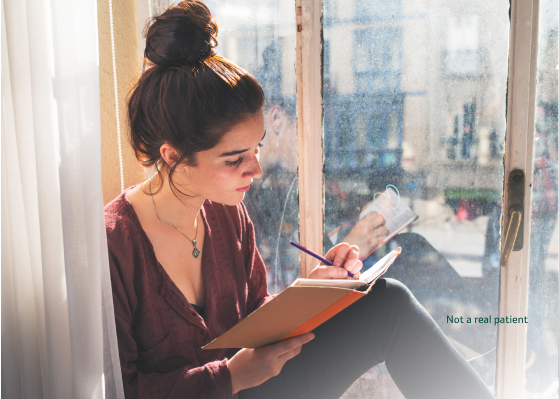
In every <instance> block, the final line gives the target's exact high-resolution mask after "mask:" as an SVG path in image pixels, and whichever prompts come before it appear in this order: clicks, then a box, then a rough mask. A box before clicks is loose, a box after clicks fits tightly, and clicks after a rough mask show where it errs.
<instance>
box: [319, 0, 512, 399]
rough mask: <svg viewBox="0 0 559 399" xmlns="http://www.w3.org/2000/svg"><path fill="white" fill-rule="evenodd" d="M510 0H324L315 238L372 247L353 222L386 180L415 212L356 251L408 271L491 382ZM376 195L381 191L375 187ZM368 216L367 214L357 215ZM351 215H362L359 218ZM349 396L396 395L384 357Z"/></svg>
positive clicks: (393, 272)
mask: <svg viewBox="0 0 559 399" xmlns="http://www.w3.org/2000/svg"><path fill="white" fill-rule="evenodd" d="M508 13H509V4H508V2H507V1H500V2H485V1H481V0H450V1H448V0H446V1H442V0H435V1H429V2H425V1H412V0H374V1H371V0H324V9H323V20H324V52H323V54H324V87H323V91H324V151H325V164H324V170H325V190H324V191H325V244H324V247H325V248H324V250H325V251H326V250H328V249H329V248H330V247H331V246H332V245H334V244H335V243H337V242H340V241H342V240H343V241H348V242H351V243H354V244H357V245H359V246H360V248H361V250H362V252H365V253H369V252H371V251H373V250H374V245H373V244H372V243H371V242H367V240H366V239H367V238H370V234H369V235H368V236H363V235H360V234H359V233H358V229H354V228H353V227H354V226H353V225H355V224H356V223H357V221H358V220H359V213H360V211H361V209H362V208H363V207H364V206H365V205H366V204H368V203H369V202H371V201H374V199H375V194H377V193H381V192H383V191H384V190H385V189H386V187H387V185H393V186H395V187H396V188H397V191H398V193H399V194H398V195H399V196H400V199H401V201H402V202H403V203H406V204H407V205H409V206H410V207H411V208H412V209H413V210H414V212H415V213H416V214H417V215H418V216H419V219H418V220H417V221H415V222H414V223H412V224H411V225H410V226H409V227H408V228H406V229H405V230H404V231H402V233H400V234H399V235H397V236H396V237H395V238H393V239H392V240H391V241H389V242H388V243H387V244H386V245H384V246H382V247H381V248H380V249H378V250H377V251H376V252H374V253H373V254H372V255H369V256H368V257H367V259H365V261H364V264H365V268H366V267H368V266H370V265H371V264H372V263H373V262H374V261H375V260H376V259H378V258H379V257H380V256H382V255H383V254H385V253H386V251H388V250H389V249H392V248H395V247H397V246H401V247H402V248H403V254H402V256H401V257H400V258H399V259H398V260H397V263H395V264H394V265H393V266H392V267H391V269H390V270H389V272H388V276H390V277H394V278H397V279H399V280H400V281H402V282H404V283H405V284H406V285H407V286H408V287H409V288H410V289H411V290H412V292H413V293H414V295H415V296H416V297H417V298H418V300H419V301H420V302H421V303H422V304H423V305H424V307H425V308H426V309H427V310H428V312H429V313H430V314H431V315H432V316H433V318H434V319H435V321H436V322H437V323H438V324H439V325H440V326H441V328H442V329H443V331H444V332H445V334H446V335H447V336H448V337H449V338H450V340H451V342H452V343H453V344H454V345H455V346H456V348H457V349H458V350H459V351H460V352H461V353H462V354H463V355H464V356H465V358H466V359H468V360H469V361H470V364H471V365H472V366H473V367H474V368H475V369H476V371H477V372H478V373H479V374H480V375H481V377H482V378H483V380H484V381H485V382H486V384H487V385H488V386H490V387H494V384H495V347H496V339H497V327H496V326H495V325H493V324H489V323H487V324H480V323H474V322H472V323H470V324H467V323H466V322H464V324H461V323H451V322H447V320H448V316H454V317H460V316H462V317H463V318H464V320H467V317H471V318H472V321H473V320H474V318H476V317H478V318H479V317H489V316H492V317H494V316H495V315H497V314H498V306H497V305H498V293H499V267H498V261H499V255H500V253H499V239H500V238H499V234H500V232H499V220H500V215H501V198H502V185H503V143H504V133H505V101H506V82H507V66H508V40H509V16H508ZM377 195H379V194H377ZM363 221H364V220H363ZM360 223H361V222H360ZM345 397H347V398H359V397H367V398H400V397H402V396H401V394H400V392H399V391H398V389H397V387H396V386H395V384H394V382H393V381H392V379H391V378H390V375H389V374H388V373H387V371H386V368H385V367H384V365H379V366H377V367H375V368H374V369H372V370H371V371H369V372H368V373H366V374H365V375H364V376H363V377H362V378H360V379H359V380H358V381H357V382H356V383H355V384H354V385H353V386H352V387H351V388H350V390H349V391H348V392H347V393H346V394H345Z"/></svg>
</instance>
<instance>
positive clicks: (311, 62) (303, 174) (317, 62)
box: [295, 0, 324, 277]
mask: <svg viewBox="0 0 559 399" xmlns="http://www.w3.org/2000/svg"><path fill="white" fill-rule="evenodd" d="M295 6H296V21H297V22H296V24H297V26H296V29H297V42H296V58H295V74H296V80H297V142H298V166H299V237H300V242H301V245H303V246H305V247H307V248H309V249H311V250H313V251H315V252H319V253H320V252H322V247H323V223H324V184H323V179H324V177H323V176H324V173H323V169H324V144H323V107H322V54H321V53H322V0H296V2H295ZM315 265H316V260H315V259H313V258H311V257H310V256H301V276H302V277H306V276H307V275H308V274H309V272H310V271H311V270H312V269H313V267H314V266H315Z"/></svg>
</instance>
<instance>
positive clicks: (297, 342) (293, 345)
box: [270, 333, 314, 358]
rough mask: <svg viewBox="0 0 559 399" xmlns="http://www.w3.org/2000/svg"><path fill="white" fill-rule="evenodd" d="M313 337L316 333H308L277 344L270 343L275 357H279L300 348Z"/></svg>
mask: <svg viewBox="0 0 559 399" xmlns="http://www.w3.org/2000/svg"><path fill="white" fill-rule="evenodd" d="M313 339H314V334H312V333H308V334H304V335H300V336H298V337H293V338H289V339H286V340H283V341H280V342H278V343H276V344H273V345H270V348H271V349H272V351H273V355H274V357H278V358H279V357H280V356H282V355H285V354H288V353H290V352H293V351H294V350H296V349H297V348H299V349H300V348H301V346H302V345H304V344H306V343H307V342H310V341H311V340H313ZM293 356H295V355H293Z"/></svg>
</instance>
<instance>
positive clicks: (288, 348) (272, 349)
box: [227, 333, 314, 394]
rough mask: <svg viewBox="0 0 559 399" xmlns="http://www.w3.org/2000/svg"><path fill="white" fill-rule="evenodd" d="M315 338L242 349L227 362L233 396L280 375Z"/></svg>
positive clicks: (291, 339) (309, 335) (301, 337)
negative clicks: (286, 365) (288, 363)
mask: <svg viewBox="0 0 559 399" xmlns="http://www.w3.org/2000/svg"><path fill="white" fill-rule="evenodd" d="M313 338H314V334H310V333H309V334H305V335H300V336H298V337H293V338H289V339H286V340H283V341H280V342H277V343H275V344H271V345H266V346H262V347H260V348H257V349H247V348H245V349H241V350H240V351H239V352H237V353H236V354H235V356H233V357H232V358H231V360H229V361H228V362H227V367H228V368H229V372H230V373H231V385H232V386H233V394H236V393H237V392H239V391H241V390H243V389H247V388H251V387H255V386H257V385H260V384H262V383H263V382H264V381H267V380H269V379H270V378H272V377H275V376H276V375H278V374H279V373H280V371H281V369H282V367H283V365H284V364H285V362H287V361H288V360H289V359H291V358H293V357H295V356H297V355H298V354H299V352H301V346H302V345H303V344H306V343H307V342H309V341H311V340H312V339H313Z"/></svg>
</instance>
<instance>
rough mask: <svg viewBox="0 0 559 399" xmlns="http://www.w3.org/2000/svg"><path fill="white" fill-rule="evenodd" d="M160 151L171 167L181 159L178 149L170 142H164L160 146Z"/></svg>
mask: <svg viewBox="0 0 559 399" xmlns="http://www.w3.org/2000/svg"><path fill="white" fill-rule="evenodd" d="M159 153H160V154H161V158H163V160H164V161H165V163H166V164H167V166H169V167H171V166H173V165H174V164H175V163H176V162H177V160H178V159H179V153H178V151H177V150H176V149H175V148H174V147H173V146H172V145H171V144H168V143H165V144H163V145H162V146H161V147H160V148H159Z"/></svg>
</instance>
